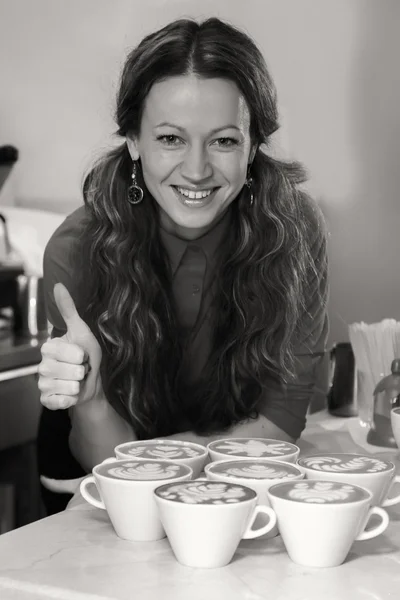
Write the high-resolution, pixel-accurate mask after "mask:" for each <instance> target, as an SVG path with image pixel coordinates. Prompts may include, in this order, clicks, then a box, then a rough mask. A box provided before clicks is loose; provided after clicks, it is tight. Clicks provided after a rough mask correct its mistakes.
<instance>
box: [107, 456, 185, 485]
mask: <svg viewBox="0 0 400 600" xmlns="http://www.w3.org/2000/svg"><path fill="white" fill-rule="evenodd" d="M96 470H97V473H98V475H100V476H103V477H108V478H110V479H125V480H131V481H142V480H143V481H158V480H160V479H171V478H176V477H182V476H184V475H186V474H187V473H188V472H189V469H188V467H186V466H185V465H177V464H171V463H170V462H166V461H151V462H143V461H140V462H139V461H130V460H127V461H125V462H121V461H120V460H119V461H117V460H116V461H115V463H114V462H111V463H105V464H102V465H99V466H98V467H97V468H96Z"/></svg>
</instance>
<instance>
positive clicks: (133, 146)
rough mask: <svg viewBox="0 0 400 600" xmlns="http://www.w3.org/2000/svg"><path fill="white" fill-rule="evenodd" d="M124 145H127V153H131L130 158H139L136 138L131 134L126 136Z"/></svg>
mask: <svg viewBox="0 0 400 600" xmlns="http://www.w3.org/2000/svg"><path fill="white" fill-rule="evenodd" d="M126 145H127V146H128V151H129V154H130V155H131V158H132V160H138V158H139V150H138V147H137V142H136V139H135V138H134V137H132V136H129V135H127V136H126Z"/></svg>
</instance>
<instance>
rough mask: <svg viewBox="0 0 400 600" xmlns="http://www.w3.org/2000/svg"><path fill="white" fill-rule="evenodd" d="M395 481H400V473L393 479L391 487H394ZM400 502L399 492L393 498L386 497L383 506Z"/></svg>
mask: <svg viewBox="0 0 400 600" xmlns="http://www.w3.org/2000/svg"><path fill="white" fill-rule="evenodd" d="M395 483H400V475H396V476H395V477H394V478H393V479H392V485H391V486H390V489H392V488H393V486H394V484H395ZM399 502H400V494H397V496H392V498H386V500H385V502H383V504H382V506H383V507H385V508H386V507H387V506H393V505H394V504H398V503H399Z"/></svg>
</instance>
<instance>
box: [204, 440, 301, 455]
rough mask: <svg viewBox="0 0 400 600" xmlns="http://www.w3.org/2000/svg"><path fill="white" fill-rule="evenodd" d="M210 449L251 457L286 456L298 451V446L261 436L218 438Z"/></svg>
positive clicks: (221, 452) (210, 445)
mask: <svg viewBox="0 0 400 600" xmlns="http://www.w3.org/2000/svg"><path fill="white" fill-rule="evenodd" d="M208 447H209V449H210V450H213V451H215V452H218V453H220V454H227V455H231V456H243V457H251V458H262V457H264V458H270V457H275V458H278V457H284V456H285V455H288V454H293V453H295V452H297V450H298V448H297V446H295V445H294V444H290V443H289V442H280V441H278V440H268V439H261V438H260V439H259V438H232V439H226V440H217V441H215V442H211V444H209V446H208Z"/></svg>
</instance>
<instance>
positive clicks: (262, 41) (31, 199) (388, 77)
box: [0, 0, 400, 342]
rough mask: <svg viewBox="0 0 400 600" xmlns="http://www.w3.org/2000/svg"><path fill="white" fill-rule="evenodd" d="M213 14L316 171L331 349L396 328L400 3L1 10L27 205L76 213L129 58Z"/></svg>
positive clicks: (11, 126) (152, 2) (10, 109)
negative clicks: (325, 231)
mask: <svg viewBox="0 0 400 600" xmlns="http://www.w3.org/2000/svg"><path fill="white" fill-rule="evenodd" d="M211 15H216V16H220V17H221V18H224V19H227V20H229V21H231V22H232V23H233V24H236V25H238V26H240V27H242V28H244V29H245V30H247V32H248V33H249V34H250V35H251V36H252V37H253V38H255V40H256V41H257V43H258V44H259V46H260V47H261V49H262V51H263V53H264V55H265V57H266V60H267V63H268V65H269V68H270V70H271V73H272V75H273V77H274V78H275V81H276V84H277V88H278V98H279V100H280V106H281V112H282V121H283V128H282V131H281V132H280V134H279V136H278V138H279V139H278V142H277V143H278V145H280V147H281V148H282V149H283V151H284V152H285V153H286V154H287V155H291V156H294V157H296V158H298V159H300V160H302V161H303V162H304V163H305V165H306V166H307V167H308V169H309V171H310V175H311V179H310V188H311V191H312V192H313V193H314V195H315V197H316V198H317V199H318V201H319V202H320V204H321V207H322V209H323V211H324V213H325V215H326V218H327V221H328V224H329V228H330V231H331V237H330V260H331V300H330V316H331V334H330V341H331V342H333V341H340V340H346V339H347V324H348V323H351V322H353V321H361V320H364V321H367V322H373V321H378V320H380V319H382V318H385V317H393V318H396V319H400V277H399V276H398V263H399V260H398V256H399V252H398V250H399V249H400V242H399V241H398V239H399V226H400V209H399V207H398V204H399V202H398V198H397V196H398V189H399V184H400V169H399V168H398V158H399V154H400V135H399V134H400V118H399V106H400V75H399V73H400V70H399V69H398V59H397V57H398V56H399V54H400V36H399V35H398V23H399V22H400V2H398V1H397V0H379V1H377V0H351V2H350V1H349V0H279V2H278V1H277V0H246V1H245V2H244V1H243V0H193V1H192V0H186V1H182V0H146V1H144V2H142V1H141V0H140V1H139V0H69V1H68V2H64V1H63V0H34V1H32V0H0V86H1V94H0V145H2V144H6V143H10V144H14V145H15V146H17V147H18V148H19V150H20V160H19V162H18V164H17V168H16V194H17V198H18V200H19V202H20V203H22V204H24V205H32V206H33V205H35V204H37V203H38V202H40V203H42V204H43V203H44V204H46V205H48V206H50V207H54V209H55V210H70V209H72V208H73V207H75V206H77V205H79V204H80V203H81V198H80V183H81V178H82V175H83V172H84V170H85V168H86V167H88V166H89V164H90V162H91V160H92V159H93V158H94V157H95V156H96V154H97V152H99V151H101V149H102V148H104V147H105V146H107V145H108V144H109V143H110V139H111V138H110V136H111V134H112V133H113V131H114V123H113V108H114V104H113V102H114V94H115V89H116V85H117V82H118V76H119V72H120V68H121V66H122V62H123V60H124V57H125V56H126V54H127V52H128V51H129V49H130V48H131V47H132V46H134V45H135V44H136V43H138V42H139V40H140V39H141V38H142V37H143V36H144V35H145V34H147V33H149V32H151V31H152V30H154V29H156V28H158V27H161V26H163V25H164V24H166V23H167V22H168V21H170V20H172V19H174V18H177V17H182V16H194V17H207V16H211Z"/></svg>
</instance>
